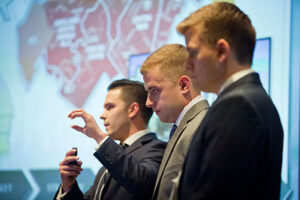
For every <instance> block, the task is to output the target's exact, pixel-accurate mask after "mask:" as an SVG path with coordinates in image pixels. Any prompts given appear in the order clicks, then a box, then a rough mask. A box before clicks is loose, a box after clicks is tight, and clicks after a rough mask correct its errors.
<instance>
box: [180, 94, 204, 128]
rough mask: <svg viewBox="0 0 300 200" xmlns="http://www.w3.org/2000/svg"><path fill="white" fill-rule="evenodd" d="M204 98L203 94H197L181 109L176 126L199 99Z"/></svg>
mask: <svg viewBox="0 0 300 200" xmlns="http://www.w3.org/2000/svg"><path fill="white" fill-rule="evenodd" d="M202 100H204V98H203V97H202V95H201V94H199V95H198V96H196V97H195V98H194V99H193V100H192V101H190V102H189V103H188V104H187V105H186V106H185V107H184V108H183V110H182V111H181V113H180V114H179V116H178V117H177V120H176V122H175V124H176V126H178V125H179V123H180V122H181V120H182V118H183V117H184V115H185V113H186V112H187V111H188V110H189V109H190V108H191V107H192V106H193V105H195V104H196V103H198V102H199V101H202Z"/></svg>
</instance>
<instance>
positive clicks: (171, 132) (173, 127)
mask: <svg viewBox="0 0 300 200" xmlns="http://www.w3.org/2000/svg"><path fill="white" fill-rule="evenodd" d="M176 128H177V126H176V124H173V126H172V129H171V131H170V135H169V140H170V139H171V137H172V136H173V134H174V132H175V130H176Z"/></svg>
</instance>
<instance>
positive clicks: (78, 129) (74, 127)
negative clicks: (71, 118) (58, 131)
mask: <svg viewBox="0 0 300 200" xmlns="http://www.w3.org/2000/svg"><path fill="white" fill-rule="evenodd" d="M71 128H72V129H75V130H76V131H79V132H82V133H84V128H83V127H81V126H78V125H72V126H71Z"/></svg>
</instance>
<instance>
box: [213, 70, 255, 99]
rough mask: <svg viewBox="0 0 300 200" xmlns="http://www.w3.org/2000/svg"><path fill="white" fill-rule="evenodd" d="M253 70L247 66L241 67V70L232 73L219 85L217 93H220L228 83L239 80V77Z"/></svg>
mask: <svg viewBox="0 0 300 200" xmlns="http://www.w3.org/2000/svg"><path fill="white" fill-rule="evenodd" d="M253 72H255V71H254V70H253V69H251V68H249V69H243V70H241V71H238V72H236V73H234V74H232V75H231V76H230V77H229V78H228V79H227V80H226V81H225V82H224V83H223V85H222V86H221V88H220V91H219V93H218V94H220V93H221V92H223V91H224V89H225V88H227V87H228V86H229V85H231V84H232V83H234V82H236V81H238V80H240V79H241V78H243V77H245V76H247V75H248V74H251V73H253Z"/></svg>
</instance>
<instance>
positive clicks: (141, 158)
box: [63, 133, 166, 200]
mask: <svg viewBox="0 0 300 200" xmlns="http://www.w3.org/2000/svg"><path fill="white" fill-rule="evenodd" d="M165 147H166V143H165V142H162V141H161V140H159V139H157V137H156V134H155V133H149V134H146V135H145V136H143V137H141V138H139V139H138V140H137V141H135V142H134V143H133V144H132V145H130V146H129V147H127V148H126V149H124V148H123V147H121V146H120V145H118V144H117V143H115V142H114V141H113V140H112V139H111V138H108V139H107V140H106V141H105V142H104V143H103V144H102V145H101V147H100V148H99V149H98V150H97V151H96V152H95V153H94V156H95V157H96V158H97V159H98V160H99V161H100V162H101V163H102V164H103V167H102V168H101V169H100V170H99V172H98V174H97V176H96V178H95V181H94V184H93V186H92V187H91V188H90V190H89V191H87V192H86V193H85V194H84V195H83V194H82V192H81V191H80V189H79V187H78V185H77V183H76V184H75V186H74V187H73V188H72V189H71V191H69V192H68V193H67V194H66V196H65V197H64V198H63V200H68V199H70V200H71V199H72V200H73V199H75V200H77V199H94V198H95V197H94V196H95V194H97V199H100V198H99V197H98V194H99V192H100V191H99V190H100V189H101V188H102V185H101V186H99V181H100V179H101V177H102V175H103V173H104V172H105V171H106V169H107V171H108V172H109V173H107V175H106V176H105V178H106V180H107V181H106V183H105V185H104V187H103V191H102V195H101V199H109V200H111V199H122V200H126V199H150V198H151V195H152V192H153V188H154V184H155V180H156V176H157V173H158V169H159V165H160V163H161V160H162V157H163V154H164V150H165Z"/></svg>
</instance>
